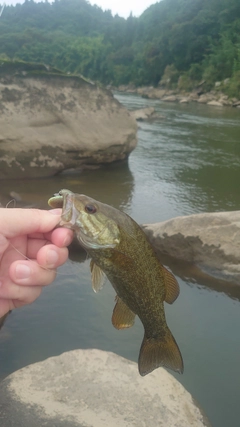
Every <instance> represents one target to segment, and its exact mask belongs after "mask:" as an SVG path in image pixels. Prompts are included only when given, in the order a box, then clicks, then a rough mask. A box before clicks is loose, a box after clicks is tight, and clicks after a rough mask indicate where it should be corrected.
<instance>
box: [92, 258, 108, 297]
mask: <svg viewBox="0 0 240 427" xmlns="http://www.w3.org/2000/svg"><path fill="white" fill-rule="evenodd" d="M90 270H91V276H92V288H93V290H94V292H99V291H100V290H101V289H102V287H103V285H104V281H105V277H106V276H105V274H104V272H103V271H102V270H101V268H100V267H98V266H97V265H96V264H95V262H94V261H93V260H92V259H91V262H90Z"/></svg>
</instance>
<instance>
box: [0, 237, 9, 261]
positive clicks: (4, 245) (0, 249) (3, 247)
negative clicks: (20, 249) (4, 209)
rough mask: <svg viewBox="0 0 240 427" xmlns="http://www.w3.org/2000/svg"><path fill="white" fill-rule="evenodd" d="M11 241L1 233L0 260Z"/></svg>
mask: <svg viewBox="0 0 240 427" xmlns="http://www.w3.org/2000/svg"><path fill="white" fill-rule="evenodd" d="M8 245H9V242H8V240H7V239H6V238H5V237H4V236H3V235H2V234H0V261H1V259H2V256H3V254H4V252H5V251H6V249H7V248H8Z"/></svg>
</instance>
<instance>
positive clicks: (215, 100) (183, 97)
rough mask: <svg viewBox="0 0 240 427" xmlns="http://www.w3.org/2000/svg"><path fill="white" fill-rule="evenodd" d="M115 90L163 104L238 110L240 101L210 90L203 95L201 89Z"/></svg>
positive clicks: (125, 87) (147, 88)
mask: <svg viewBox="0 0 240 427" xmlns="http://www.w3.org/2000/svg"><path fill="white" fill-rule="evenodd" d="M116 90H118V91H119V92H127V93H136V94H138V95H141V96H142V97H143V98H147V99H161V100H162V101H165V102H179V103H181V104H183V103H185V104H187V103H190V102H198V103H200V104H207V105H212V106H216V107H224V106H228V107H235V108H240V100H239V99H237V98H230V97H228V96H227V95H225V94H224V93H223V92H221V91H219V90H217V87H216V90H211V91H210V92H206V93H204V92H203V91H202V89H201V87H198V88H196V89H195V90H193V91H192V92H180V91H178V90H169V89H163V88H161V87H157V88H154V87H152V86H146V87H139V88H133V87H131V86H126V85H122V86H119V87H118V88H117V89H116Z"/></svg>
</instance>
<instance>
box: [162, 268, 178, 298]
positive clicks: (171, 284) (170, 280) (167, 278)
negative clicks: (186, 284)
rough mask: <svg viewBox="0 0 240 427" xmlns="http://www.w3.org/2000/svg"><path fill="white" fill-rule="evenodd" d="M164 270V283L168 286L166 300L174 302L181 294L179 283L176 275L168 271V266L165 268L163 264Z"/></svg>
mask: <svg viewBox="0 0 240 427" xmlns="http://www.w3.org/2000/svg"><path fill="white" fill-rule="evenodd" d="M162 271H163V275H164V283H165V288H166V296H165V301H166V302H167V303H168V304H172V303H173V302H174V301H175V300H176V299H177V297H178V295H179V292H180V289H179V284H178V282H177V279H176V278H175V277H174V275H173V274H172V273H170V271H168V270H167V268H165V267H164V266H163V265H162Z"/></svg>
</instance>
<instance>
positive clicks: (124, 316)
mask: <svg viewBox="0 0 240 427" xmlns="http://www.w3.org/2000/svg"><path fill="white" fill-rule="evenodd" d="M135 316H136V315H135V313H133V311H132V310H130V308H128V306H127V305H126V304H125V302H123V300H122V299H121V298H119V297H118V296H116V305H115V307H114V309H113V314H112V324H113V326H114V327H115V328H116V329H125V328H130V327H131V326H133V324H134V319H135Z"/></svg>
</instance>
